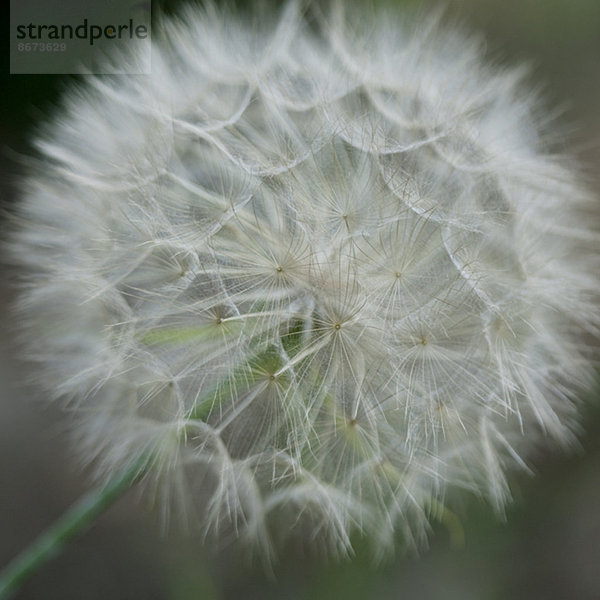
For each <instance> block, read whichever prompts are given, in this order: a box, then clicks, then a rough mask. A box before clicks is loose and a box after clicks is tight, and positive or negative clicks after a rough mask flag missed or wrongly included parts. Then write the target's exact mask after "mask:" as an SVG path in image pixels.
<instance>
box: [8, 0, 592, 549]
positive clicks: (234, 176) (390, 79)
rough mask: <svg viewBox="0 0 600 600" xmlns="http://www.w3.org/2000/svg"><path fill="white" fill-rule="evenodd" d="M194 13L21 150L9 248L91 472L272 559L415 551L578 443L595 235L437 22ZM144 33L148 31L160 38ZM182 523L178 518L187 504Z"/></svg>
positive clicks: (44, 367) (575, 189)
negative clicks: (138, 470) (545, 446)
mask: <svg viewBox="0 0 600 600" xmlns="http://www.w3.org/2000/svg"><path fill="white" fill-rule="evenodd" d="M341 6H342V3H339V4H337V5H336V4H334V5H333V7H332V8H331V9H330V10H328V11H327V12H326V13H319V12H318V11H315V13H316V14H318V18H315V15H314V14H313V13H312V12H310V11H309V13H308V16H302V15H301V12H300V10H299V8H298V6H297V5H296V4H295V3H290V4H287V5H286V7H285V8H284V9H283V10H281V12H280V13H279V14H277V16H276V17H275V16H274V15H273V14H267V13H258V12H257V13H256V14H255V15H254V17H253V18H252V17H248V16H246V17H245V18H243V19H242V18H236V17H235V16H233V15H231V14H224V13H221V12H219V11H218V10H216V9H215V8H211V7H209V8H207V9H205V10H201V11H199V10H198V9H194V10H193V11H192V10H189V11H188V12H185V13H184V14H183V18H182V19H181V20H180V21H174V22H169V23H166V24H164V25H163V26H162V28H161V29H160V31H159V32H158V33H157V34H156V35H155V41H154V56H153V59H152V75H150V76H144V77H126V78H125V77H119V78H114V79H112V78H106V77H97V78H91V77H90V78H88V79H87V80H86V84H85V85H84V86H82V87H81V88H80V89H78V90H76V91H74V92H73V93H72V95H71V96H68V97H67V98H66V104H67V107H66V110H65V112H64V114H63V115H62V116H61V117H60V118H59V119H57V120H56V122H55V123H54V124H52V125H51V126H49V127H48V130H47V132H46V133H45V135H44V136H42V137H41V138H40V140H39V142H38V147H39V149H40V151H41V153H42V155H43V159H44V162H43V163H42V165H41V167H40V168H39V169H37V172H36V173H35V174H33V175H32V176H31V177H30V178H29V180H28V181H27V184H26V198H25V200H24V205H23V211H22V215H23V216H24V218H26V220H27V223H28V224H27V226H26V227H23V228H22V229H21V230H20V232H19V233H18V235H17V238H16V242H15V244H14V249H15V251H14V255H15V256H17V257H18V261H19V264H21V265H25V266H26V267H27V271H28V272H29V273H31V275H30V278H29V284H28V286H27V290H26V292H25V293H24V294H23V296H22V298H21V308H22V313H23V315H24V316H25V319H26V322H27V327H26V330H27V333H28V337H29V340H30V346H29V347H30V352H31V355H32V358H34V359H35V360H36V361H38V363H39V365H40V367H39V368H40V372H41V377H42V380H43V382H44V384H45V385H46V386H47V388H48V389H49V390H51V391H52V394H53V396H55V397H57V398H58V397H62V398H64V397H66V398H68V399H70V401H71V403H70V407H71V408H72V411H73V413H74V414H75V416H76V418H77V429H76V431H77V436H78V438H79V440H80V443H81V445H82V447H83V449H84V450H83V451H82V452H84V454H85V456H86V457H87V459H88V460H92V459H97V462H98V464H99V465H100V470H101V473H102V474H104V475H105V476H106V475H109V474H111V473H113V472H115V471H118V470H119V469H122V468H124V467H126V466H127V465H129V464H131V463H132V462H133V461H135V460H137V459H138V457H139V456H142V455H147V456H151V457H152V462H153V467H152V473H153V474H157V475H158V478H157V479H158V481H159V482H160V485H159V486H158V488H157V489H158V490H159V491H160V493H161V494H163V495H164V499H165V500H166V504H168V505H170V506H173V503H175V506H179V503H181V505H182V506H183V508H185V511H186V513H185V514H187V515H192V514H196V515H199V518H200V520H201V523H202V524H203V527H205V528H206V529H207V530H211V529H214V530H216V531H217V532H218V533H220V534H222V535H225V534H226V532H230V531H235V532H236V533H237V534H239V535H241V536H245V537H248V538H251V539H252V540H253V541H254V542H257V543H259V544H261V545H263V546H264V547H266V548H269V547H270V546H271V544H272V542H273V540H277V539H279V538H281V537H285V536H286V535H288V534H292V535H308V536H309V539H310V540H312V541H313V542H314V544H318V545H320V544H327V547H328V548H330V549H331V551H333V552H341V553H345V552H347V551H348V550H349V549H350V535H351V534H352V533H353V532H362V533H365V534H368V535H369V536H370V537H371V539H372V540H374V542H375V545H376V546H377V547H378V548H379V549H383V548H385V547H390V546H392V545H393V543H394V539H393V536H394V530H395V531H400V532H402V533H403V534H404V538H405V540H406V542H407V543H412V542H415V541H417V542H418V540H419V538H420V537H421V536H422V534H423V532H424V531H425V529H426V524H427V518H428V513H429V511H431V510H432V509H433V508H435V507H439V506H441V505H444V504H445V503H446V501H447V492H448V491H449V490H455V489H458V488H464V489H465V490H469V491H471V492H474V493H476V494H481V495H484V496H486V497H488V498H489V500H490V501H491V502H492V503H493V504H494V505H495V506H496V507H498V508H501V507H502V505H503V503H504V502H505V500H506V499H507V497H508V495H509V490H508V487H507V483H506V480H505V471H506V470H508V469H511V468H513V467H517V468H527V467H526V464H525V460H526V458H527V456H528V454H530V453H531V451H532V450H533V449H535V448H536V447H537V446H538V444H539V443H540V442H542V441H545V440H546V439H548V440H549V439H551V438H552V439H554V440H558V441H559V442H566V441H569V440H570V439H571V436H572V433H573V430H574V427H575V423H576V411H575V408H576V400H575V392H576V391H577V389H578V388H580V387H581V386H582V385H585V384H587V383H588V382H589V379H590V365H589V358H588V357H587V356H586V354H587V352H586V339H587V338H588V337H589V336H590V334H591V335H592V336H593V335H594V334H595V333H597V326H598V321H599V319H598V313H597V311H595V309H594V304H593V300H592V295H593V292H594V290H595V289H596V286H597V280H596V277H595V268H596V267H598V261H597V257H596V258H594V257H593V255H592V254H591V252H590V249H591V248H592V244H593V243H594V241H597V238H595V237H594V235H595V234H593V233H592V232H591V231H590V230H589V229H588V225H587V224H586V221H585V219H584V218H583V216H582V215H584V214H585V211H586V210H588V208H589V205H590V204H589V198H588V194H587V192H586V191H585V190H582V188H581V187H580V185H579V183H578V176H577V173H575V172H572V171H571V170H570V168H569V166H568V163H567V162H566V161H564V160H562V159H561V158H560V157H558V156H554V155H552V154H551V153H550V152H549V151H548V149H547V143H546V138H545V136H546V135H547V133H545V132H548V131H550V127H549V126H547V125H543V124H541V122H540V118H539V116H538V108H537V100H536V98H532V97H530V95H528V94H527V93H524V92H523V91H522V90H521V85H522V79H523V77H524V75H525V73H524V72H523V71H522V70H520V69H512V70H506V69H504V70H498V69H494V68H492V67H490V66H488V65H486V64H485V63H483V62H482V60H481V54H482V50H481V44H480V43H479V42H478V40H476V39H473V38H469V37H465V36H464V35H463V34H461V33H457V32H455V31H453V30H450V31H446V30H444V29H443V28H440V27H439V26H438V25H437V23H436V21H435V20H432V19H429V20H427V19H425V20H421V21H418V22H413V23H412V24H407V23H406V22H405V21H403V20H402V19H401V18H400V17H399V16H398V15H397V14H395V13H392V14H382V15H380V16H373V15H372V14H369V12H368V11H362V10H360V9H359V8H357V7H356V6H355V7H354V8H352V10H350V11H344V10H343V9H342V7H341ZM157 38H160V39H158V40H157ZM191 509H194V510H191Z"/></svg>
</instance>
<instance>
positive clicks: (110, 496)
mask: <svg viewBox="0 0 600 600" xmlns="http://www.w3.org/2000/svg"><path fill="white" fill-rule="evenodd" d="M147 464H148V461H147V460H143V461H139V462H138V463H136V464H134V465H133V466H132V467H131V468H130V469H128V470H127V471H125V472H124V473H121V474H119V475H117V476H115V477H114V478H113V479H112V480H111V481H109V482H108V483H107V484H106V485H104V486H103V487H101V488H99V489H96V490H92V491H90V492H89V493H87V494H86V495H85V496H84V497H83V498H81V500H79V501H78V502H77V503H76V504H74V505H73V506H72V507H71V508H69V509H68V510H67V511H66V512H65V513H64V514H63V515H62V516H61V517H60V518H59V519H58V520H57V521H56V522H55V523H54V524H53V525H51V526H50V527H49V528H48V529H47V530H46V531H45V532H44V533H42V534H41V535H40V536H39V537H38V538H37V539H36V540H34V541H33V542H32V543H31V544H30V545H29V546H28V547H27V548H26V549H25V550H24V551H23V552H21V554H19V555H18V556H17V557H15V558H14V559H13V560H12V561H11V562H10V563H9V564H8V565H6V566H5V567H4V568H3V569H2V571H0V600H6V599H8V598H10V597H11V596H12V595H13V594H14V593H15V592H17V591H18V590H19V588H20V587H21V585H22V584H23V583H24V582H26V581H27V580H28V579H29V578H30V577H31V576H32V575H33V574H34V573H35V572H36V571H37V570H38V569H39V568H40V567H42V566H43V565H44V564H45V563H47V562H48V561H49V560H51V559H52V558H53V557H55V556H56V555H57V554H58V553H59V552H60V551H61V550H62V549H63V548H64V546H65V545H66V544H67V543H68V542H69V541H71V540H72V539H73V538H75V537H77V536H78V535H80V534H82V533H83V532H84V531H85V530H86V529H87V528H88V527H89V526H90V525H91V524H92V523H93V522H94V520H95V519H96V518H97V517H98V516H99V515H100V514H102V513H103V512H104V511H105V510H106V509H107V508H108V507H109V506H111V505H112V504H113V503H114V502H115V501H116V500H118V499H119V498H120V497H121V496H122V495H123V494H124V493H125V492H126V491H127V490H128V489H129V488H130V487H131V486H132V485H134V484H135V483H136V482H137V481H139V480H140V478H141V477H142V476H143V475H144V472H145V469H146V465H147Z"/></svg>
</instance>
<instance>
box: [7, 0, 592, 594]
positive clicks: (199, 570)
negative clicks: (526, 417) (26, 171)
mask: <svg viewBox="0 0 600 600" xmlns="http://www.w3.org/2000/svg"><path fill="white" fill-rule="evenodd" d="M390 1H391V0H390ZM420 3H421V2H420V1H419V0H404V2H403V1H401V0H400V1H397V2H396V4H410V5H418V4H420ZM178 4H180V3H179V2H175V1H172V2H159V3H153V11H154V15H156V14H157V12H158V10H159V9H163V10H166V11H167V12H168V11H173V10H176V7H177V5H178ZM240 4H242V3H241V2H240ZM445 4H446V5H447V9H448V10H447V17H448V18H450V17H453V16H456V15H458V16H459V17H460V19H461V20H462V21H463V22H465V23H466V24H467V25H468V26H469V27H470V28H471V29H474V30H478V31H481V32H483V33H484V34H485V35H486V37H487V39H488V41H489V44H488V48H489V53H490V56H492V57H493V58H494V59H499V60H501V61H502V62H505V63H506V64H514V63H519V62H521V61H523V60H526V61H528V62H530V63H532V64H533V65H534V74H533V76H532V85H533V86H534V87H537V86H542V89H543V90H544V95H545V97H546V99H547V101H548V104H549V105H550V106H559V107H560V108H562V109H563V112H564V114H563V116H562V117H561V120H560V121H561V123H562V124H565V123H566V124H567V125H569V126H571V127H570V129H568V131H570V132H571V134H570V135H569V136H568V137H567V138H566V139H565V142H564V144H565V147H566V148H574V149H575V152H576V154H577V156H578V158H579V160H580V162H581V163H582V165H583V170H584V173H585V174H586V176H587V178H588V179H589V181H590V182H591V185H592V186H593V187H594V189H595V190H596V195H597V196H598V197H599V198H600V193H599V192H600V185H599V181H600V179H599V178H598V175H597V172H598V165H600V1H599V0H519V1H516V0H456V1H454V0H448V1H446V2H445ZM4 48H5V52H6V60H5V66H4V70H3V73H2V75H1V76H2V80H1V85H2V88H1V95H0V101H1V103H2V104H1V105H0V202H1V203H2V207H3V209H8V210H10V207H11V206H12V205H13V203H14V202H15V201H16V200H15V198H16V197H17V194H16V190H17V189H18V180H19V176H20V172H21V170H20V167H19V155H21V154H26V153H28V152H29V151H30V148H29V144H28V139H30V138H31V136H32V135H33V134H34V132H35V129H36V124H38V123H41V122H43V121H44V120H45V119H47V118H49V116H51V115H52V112H53V107H54V106H56V105H59V104H60V96H61V93H62V90H63V89H65V87H68V86H69V84H70V82H71V81H72V80H73V79H75V77H72V76H52V75H35V76H30V75H12V76H11V75H8V39H7V40H6V43H5V45H4ZM598 205H599V208H600V199H599V202H598ZM599 213H600V211H599ZM0 275H1V276H2V281H1V283H0V310H1V311H2V312H1V313H0V314H1V315H2V318H1V319H0V565H2V564H4V563H5V562H6V561H8V560H9V559H10V558H11V557H12V556H14V555H15V554H16V553H17V552H19V551H20V550H21V549H22V548H24V547H25V546H26V545H27V544H28V543H29V542H30V541H31V540H32V539H34V537H35V536H36V535H37V534H38V533H39V532H41V531H42V530H43V529H44V528H45V527H47V526H48V525H49V524H50V523H51V522H52V521H53V520H54V519H56V518H57V517H58V516H59V515H60V514H61V513H62V512H63V511H64V510H65V509H66V508H67V507H68V506H69V505H70V504H71V503H72V502H73V501H74V500H76V499H77V498H79V497H80V496H81V495H82V494H83V493H84V492H85V491H86V489H87V488H88V485H89V480H88V478H87V476H86V474H85V473H84V472H82V471H81V470H80V469H79V466H78V461H77V459H78V457H77V455H76V449H75V450H73V449H72V448H70V446H69V444H68V440H67V435H66V433H65V432H66V420H65V418H64V415H62V414H61V412H60V409H59V407H57V406H48V405H46V404H44V403H43V402H40V398H39V393H38V392H36V391H35V390H34V389H32V388H31V387H30V386H29V385H28V383H27V379H28V376H29V372H28V369H27V367H25V366H23V365H21V364H19V363H18V362H17V360H16V359H15V358H14V355H15V354H16V353H17V352H16V350H15V348H16V346H15V341H14V331H13V327H12V319H11V317H10V313H9V312H8V304H9V302H10V300H11V298H12V295H13V292H12V289H11V284H10V282H11V279H12V274H11V273H10V271H9V270H6V269H4V270H0ZM598 400H599V394H598V390H596V391H595V393H594V391H592V392H590V394H589V398H588V403H587V409H586V413H587V414H586V418H585V429H586V433H585V434H584V436H583V437H582V439H581V448H579V449H578V450H576V451H575V452H573V453H572V454H571V455H570V456H565V455H563V454H561V453H559V452H556V453H555V452H552V451H550V452H549V453H548V454H547V455H545V456H543V457H539V458H538V460H537V461H536V464H535V470H536V476H535V477H534V478H529V477H517V478H516V480H514V481H513V483H514V487H513V495H514V497H515V501H514V503H513V504H512V505H510V506H509V508H508V509H507V514H506V520H505V521H503V520H501V519H499V518H498V517H497V516H495V515H494V514H493V513H492V511H491V509H490V507H488V506H486V505H485V504H483V503H481V502H478V501H476V500H470V501H467V502H466V506H465V510H464V513H462V514H461V523H462V526H463V528H464V533H465V544H464V546H463V547H456V545H455V544H453V543H452V540H451V536H450V532H449V531H448V530H447V529H446V528H445V526H444V525H442V524H436V523H434V524H433V535H432V537H431V547H430V548H429V549H428V550H424V551H423V552H422V554H421V556H420V557H412V556H409V557H406V556H398V557H396V558H394V559H392V560H391V561H390V562H389V563H387V564H385V565H382V566H380V567H378V568H373V567H372V566H371V564H370V562H369V560H368V556H367V554H366V552H363V551H362V550H361V548H360V546H359V548H358V549H357V557H356V558H355V559H354V560H353V561H351V562H348V563H344V564H323V563H322V562H321V563H319V562H316V561H311V560H308V559H303V558H302V557H299V556H298V555H297V554H295V553H292V552H289V553H287V554H285V553H284V555H283V556H282V557H281V560H280V563H279V564H278V565H276V566H275V568H274V571H275V578H269V577H268V576H267V574H265V572H264V570H263V569H262V568H261V566H260V564H254V563H252V562H251V561H248V560H246V559H245V558H244V557H243V556H239V555H238V554H237V553H236V552H235V551H234V550H232V549H230V550H227V551H223V552H221V553H220V554H218V555H216V556H214V555H213V554H212V553H210V552H209V551H208V550H207V549H204V548H203V546H202V543H201V541H200V540H198V539H194V538H192V537H187V536H186V535H185V534H183V533H181V532H176V531H173V530H170V531H168V532H163V531H161V528H160V527H159V525H158V518H157V516H156V514H155V513H153V512H152V510H151V509H150V507H149V506H148V505H147V502H145V501H144V500H143V499H141V498H138V497H137V493H136V490H131V491H130V492H128V493H127V494H126V496H124V497H123V498H122V499H121V500H119V501H118V502H117V503H116V504H115V505H114V506H113V507H112V508H111V509H109V511H107V513H105V514H104V515H103V516H102V517H101V518H100V519H99V520H98V522H97V523H96V524H95V525H94V526H93V527H92V529H91V530H90V531H88V532H87V533H86V534H84V535H83V536H82V537H80V538H79V539H78V540H77V541H75V542H74V543H72V544H71V545H70V546H69V548H68V549H67V550H66V551H65V552H64V553H63V554H62V555H60V556H59V557H58V558H56V559H55V560H53V561H52V562H51V563H49V564H47V565H46V566H45V567H44V568H43V569H42V570H40V572H39V573H37V574H36V575H35V577H34V578H33V579H32V580H31V581H30V582H29V583H27V584H26V585H25V586H24V587H23V590H22V592H21V593H20V594H19V595H18V596H17V598H21V599H23V600H26V599H28V600H29V599H31V600H33V599H42V598H43V599H48V600H55V599H56V600H59V599H60V600H75V599H82V598H85V599H86V600H87V599H89V600H95V599H98V600H100V599H102V600H105V599H110V600H121V599H123V600H126V599H137V598H140V599H149V600H150V599H168V600H193V599H200V598H210V599H217V598H221V599H237V598H240V599H290V600H291V599H297V600H301V599H302V600H304V599H306V600H308V599H317V598H334V599H337V598H340V599H344V600H353V599H357V600H358V599H363V598H368V599H373V600H384V599H385V600H387V599H394V598H401V599H403V598H407V599H409V598H410V599H411V600H412V599H417V600H438V599H439V600H442V599H443V600H454V599H456V600H488V599H494V600H500V599H505V598H507V599H508V598H510V599H515V600H538V599H539V600H562V599H569V600H600V410H599V405H600V402H598Z"/></svg>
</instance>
